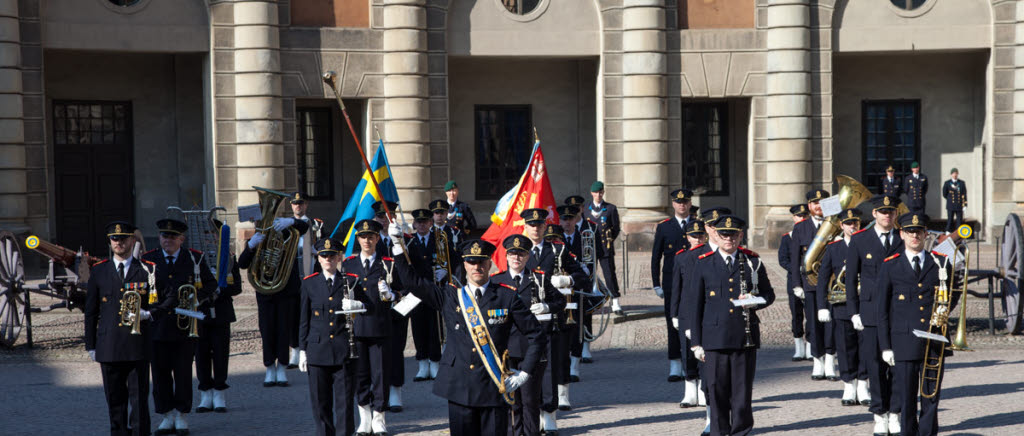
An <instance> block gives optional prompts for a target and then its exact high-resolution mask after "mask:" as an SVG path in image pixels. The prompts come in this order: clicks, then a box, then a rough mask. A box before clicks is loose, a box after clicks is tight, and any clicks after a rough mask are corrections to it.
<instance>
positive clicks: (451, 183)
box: [444, 180, 459, 192]
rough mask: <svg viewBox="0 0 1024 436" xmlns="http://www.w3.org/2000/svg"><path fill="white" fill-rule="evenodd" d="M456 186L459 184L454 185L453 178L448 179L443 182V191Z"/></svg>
mask: <svg viewBox="0 0 1024 436" xmlns="http://www.w3.org/2000/svg"><path fill="white" fill-rule="evenodd" d="M458 187H459V185H456V184H455V181H454V180H449V181H448V183H445V184H444V190H445V192H448V191H451V190H452V189H455V188H458Z"/></svg>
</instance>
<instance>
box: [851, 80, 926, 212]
mask: <svg viewBox="0 0 1024 436" xmlns="http://www.w3.org/2000/svg"><path fill="white" fill-rule="evenodd" d="M861 106H862V112H863V113H862V117H863V120H862V123H861V125H862V127H861V128H862V129H863V131H862V134H861V139H862V141H863V153H864V154H863V165H862V166H861V168H862V169H861V171H862V174H861V180H862V181H864V186H866V187H867V188H869V189H871V190H872V191H873V192H881V184H882V177H884V176H885V169H886V167H888V166H889V165H892V166H893V169H895V170H896V174H897V175H901V176H902V175H905V174H908V173H910V164H911V163H912V162H914V161H916V160H919V159H920V156H921V143H920V142H921V141H920V138H921V101H920V100H896V101H864V102H863V103H862V105H861Z"/></svg>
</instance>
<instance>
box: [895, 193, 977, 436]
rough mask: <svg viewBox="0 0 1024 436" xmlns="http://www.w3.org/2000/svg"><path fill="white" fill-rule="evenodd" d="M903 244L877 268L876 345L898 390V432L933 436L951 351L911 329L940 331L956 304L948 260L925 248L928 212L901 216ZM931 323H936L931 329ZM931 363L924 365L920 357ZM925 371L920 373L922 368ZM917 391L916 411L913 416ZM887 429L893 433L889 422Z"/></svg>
mask: <svg viewBox="0 0 1024 436" xmlns="http://www.w3.org/2000/svg"><path fill="white" fill-rule="evenodd" d="M899 223H900V237H901V239H903V243H904V247H903V250H900V251H899V252H897V253H895V254H892V255H890V256H889V257H886V258H885V260H884V261H883V263H882V267H881V271H879V274H878V276H879V279H880V281H879V295H878V297H879V300H880V301H879V305H878V346H879V348H880V349H881V350H882V361H884V362H885V363H886V364H888V365H889V366H891V367H892V368H893V370H894V372H895V375H894V377H893V385H894V386H898V388H897V390H898V391H899V392H900V395H899V396H898V397H897V398H899V401H900V403H902V404H901V405H900V409H901V410H902V414H901V415H900V416H901V419H900V428H902V429H903V433H902V434H906V435H921V436H934V435H936V434H938V433H939V398H940V397H941V396H942V389H941V383H942V374H943V372H944V371H943V370H944V368H945V365H943V364H942V359H944V358H945V357H949V356H951V355H952V354H953V352H952V351H951V350H950V347H948V346H943V342H941V341H939V340H938V339H929V338H927V337H918V336H917V334H916V333H915V332H918V331H920V332H922V333H930V334H932V335H936V336H940V337H942V338H943V339H944V341H945V342H946V343H948V342H949V338H948V334H942V335H940V334H941V333H945V332H943V331H942V330H941V327H945V326H946V324H947V323H948V321H949V319H948V318H949V314H950V313H951V312H952V311H953V308H955V307H956V304H957V300H958V298H954V295H953V289H955V286H954V281H953V263H952V262H951V261H950V259H948V258H947V257H946V256H944V255H942V254H940V253H938V252H935V251H933V252H931V253H928V252H925V251H924V246H925V239H926V237H927V235H928V229H927V228H926V225H927V223H928V217H927V216H924V215H921V214H918V213H914V212H911V213H906V214H903V215H902V216H900V219H899ZM931 327H935V328H934V329H933V328H931ZM926 361H927V362H929V365H935V362H938V364H937V365H938V366H937V367H931V368H929V367H928V366H926V365H925V362H926ZM922 372H925V374H922ZM919 392H920V402H921V416H920V417H918V413H917V410H918V409H917V405H918V393H919ZM889 434H893V430H892V426H891V425H890V427H889Z"/></svg>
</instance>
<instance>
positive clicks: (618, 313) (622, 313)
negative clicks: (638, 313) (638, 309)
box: [614, 309, 626, 316]
mask: <svg viewBox="0 0 1024 436" xmlns="http://www.w3.org/2000/svg"><path fill="white" fill-rule="evenodd" d="M614 313H615V314H616V315H618V316H623V315H625V314H626V312H623V311H622V309H619V310H616V311H615V312H614Z"/></svg>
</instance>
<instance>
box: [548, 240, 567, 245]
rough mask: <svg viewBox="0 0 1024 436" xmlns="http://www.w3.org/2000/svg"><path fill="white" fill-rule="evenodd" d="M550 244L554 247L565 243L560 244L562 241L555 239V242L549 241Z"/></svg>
mask: <svg viewBox="0 0 1024 436" xmlns="http://www.w3.org/2000/svg"><path fill="white" fill-rule="evenodd" d="M551 243H552V244H555V245H565V243H564V242H562V241H559V240H557V239H556V240H554V241H551Z"/></svg>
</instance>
